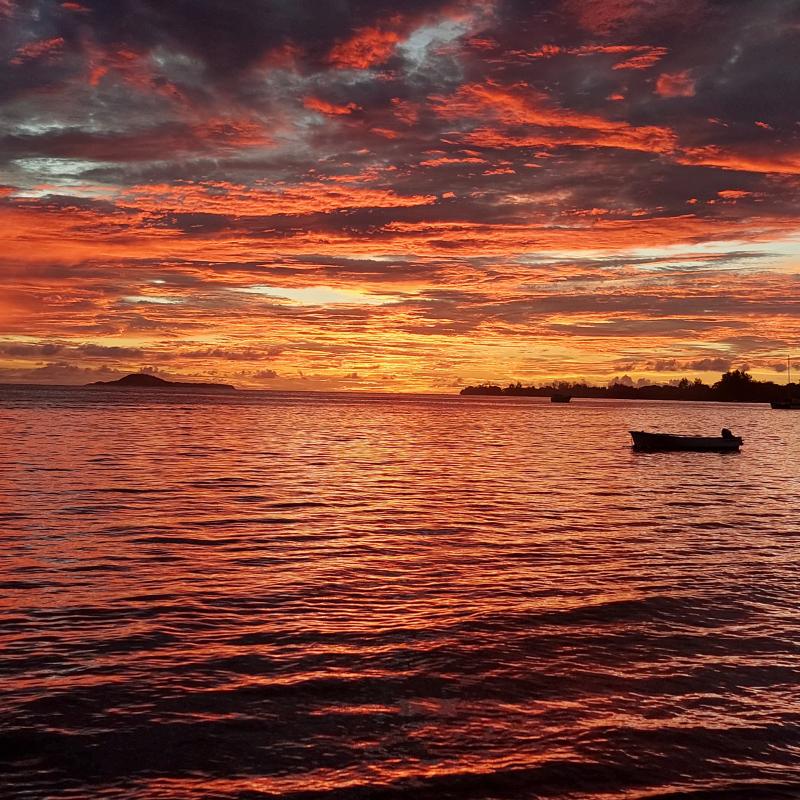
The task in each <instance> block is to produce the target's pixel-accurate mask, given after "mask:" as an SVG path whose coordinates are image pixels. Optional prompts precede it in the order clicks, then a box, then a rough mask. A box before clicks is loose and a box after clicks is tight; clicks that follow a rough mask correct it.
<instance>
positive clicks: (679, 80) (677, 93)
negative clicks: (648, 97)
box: [656, 69, 695, 97]
mask: <svg viewBox="0 0 800 800" xmlns="http://www.w3.org/2000/svg"><path fill="white" fill-rule="evenodd" d="M656 94H660V95H661V96H662V97H694V94H695V82H694V79H693V78H692V76H691V74H690V72H689V70H688V69H686V70H682V71H681V72H672V73H669V72H662V73H661V75H659V76H658V80H657V81H656Z"/></svg>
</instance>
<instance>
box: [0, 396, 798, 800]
mask: <svg viewBox="0 0 800 800" xmlns="http://www.w3.org/2000/svg"><path fill="white" fill-rule="evenodd" d="M723 426H726V427H729V428H731V429H732V430H733V431H734V433H736V434H739V435H742V436H744V438H745V446H744V448H743V450H742V452H741V453H740V454H738V455H736V454H734V455H731V454H727V455H720V454H692V453H685V454H681V453H675V454H637V453H634V452H632V451H631V449H630V447H629V436H628V433H627V432H628V429H630V428H649V429H661V430H669V431H676V432H687V433H691V432H697V433H717V432H718V431H719V429H720V428H722V427H723ZM0 436H1V438H0V522H1V523H2V527H1V529H0V530H2V557H0V645H2V650H1V651H0V660H1V663H0V669H1V670H2V672H1V675H0V677H2V683H0V687H1V688H0V691H1V692H2V694H0V710H2V716H1V717H0V719H2V729H1V730H0V787H3V788H2V789H0V794H2V796H3V797H21V798H23V797H24V798H45V797H46V798H84V797H91V798H122V797H126V798H127V797H135V798H164V799H165V800H166V799H167V798H169V800H177V799H178V798H181V799H182V798H262V797H265V798H266V797H269V798H273V797H274V798H292V799H293V800H310V799H311V798H330V799H331V800H333V799H334V798H336V799H337V800H339V799H341V798H355V799H356V800H358V799H359V798H386V800H394V799H395V798H398V799H399V798H413V799H414V800H426V799H427V798H430V799H431V800H434V799H436V800H440V799H442V798H459V799H461V798H486V799H487V800H488V798H535V797H545V798H551V797H552V798H592V799H593V800H600V798H604V799H605V798H645V797H646V798H655V797H659V798H667V797H669V798H677V797H692V798H781V797H791V798H796V797H798V796H800V569H799V568H798V559H799V558H800V481H799V480H798V464H799V463H800V412H795V413H794V414H793V413H792V412H778V411H771V410H770V409H769V408H768V407H767V406H757V405H737V406H733V405H717V404H688V403H681V404H670V403H645V402H639V403H637V402H619V403H615V402H603V401H590V400H576V401H573V403H572V404H570V405H568V406H556V405H551V404H550V403H547V402H542V401H540V400H536V399H512V398H499V399H494V398H459V397H423V396H386V395H384V396H364V395H359V396H356V395H349V396H348V395H341V394H340V395H333V394H331V395H299V394H294V395H291V394H267V393H251V392H240V393H238V394H236V395H232V396H228V395H202V394H197V393H193V394H186V393H181V392H164V393H162V394H158V395H154V394H152V393H150V394H148V393H144V392H142V391H136V390H133V391H131V390H128V391H124V390H116V391H114V390H53V389H49V390H44V389H36V390H31V389H27V390H23V389H11V388H8V387H0Z"/></svg>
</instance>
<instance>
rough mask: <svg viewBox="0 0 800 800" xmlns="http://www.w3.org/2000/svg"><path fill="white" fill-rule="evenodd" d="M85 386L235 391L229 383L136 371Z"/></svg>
mask: <svg viewBox="0 0 800 800" xmlns="http://www.w3.org/2000/svg"><path fill="white" fill-rule="evenodd" d="M86 385H87V386H120V387H122V388H142V389H214V390H224V391H236V387H235V386H231V385H230V384H229V383H196V382H190V381H167V380H164V378H157V377H156V376H155V375H148V374H147V373H145V372H137V373H133V374H131V375H126V376H125V377H124V378H119V380H116V381H95V382H94V383H88V384H86Z"/></svg>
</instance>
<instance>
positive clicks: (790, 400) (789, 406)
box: [770, 356, 800, 411]
mask: <svg viewBox="0 0 800 800" xmlns="http://www.w3.org/2000/svg"><path fill="white" fill-rule="evenodd" d="M786 392H787V394H788V395H789V397H787V398H786V399H785V400H773V401H772V402H771V403H770V405H771V406H772V408H775V409H780V410H782V411H800V397H792V395H791V392H792V357H791V356H786Z"/></svg>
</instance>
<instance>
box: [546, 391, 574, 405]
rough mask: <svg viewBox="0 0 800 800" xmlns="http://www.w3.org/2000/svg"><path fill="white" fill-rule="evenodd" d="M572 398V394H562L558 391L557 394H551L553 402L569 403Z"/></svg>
mask: <svg viewBox="0 0 800 800" xmlns="http://www.w3.org/2000/svg"><path fill="white" fill-rule="evenodd" d="M570 400H572V395H571V394H561V393H560V392H556V393H555V394H551V395H550V402H551V403H569V401H570Z"/></svg>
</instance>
